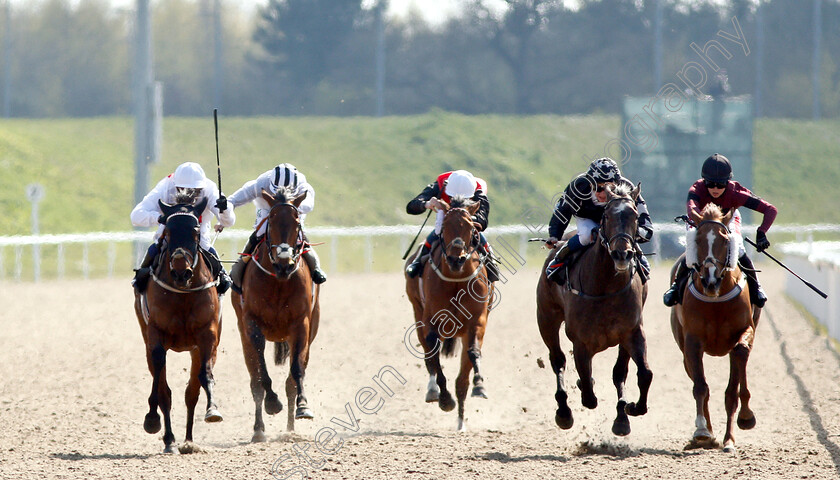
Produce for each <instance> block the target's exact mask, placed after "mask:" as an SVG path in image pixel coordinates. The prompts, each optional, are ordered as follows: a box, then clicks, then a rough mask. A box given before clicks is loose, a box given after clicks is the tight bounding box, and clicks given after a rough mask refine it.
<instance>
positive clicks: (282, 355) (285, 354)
mask: <svg viewBox="0 0 840 480" xmlns="http://www.w3.org/2000/svg"><path fill="white" fill-rule="evenodd" d="M287 358H289V342H274V364H275V365H283V364H284V363H286V359H287Z"/></svg>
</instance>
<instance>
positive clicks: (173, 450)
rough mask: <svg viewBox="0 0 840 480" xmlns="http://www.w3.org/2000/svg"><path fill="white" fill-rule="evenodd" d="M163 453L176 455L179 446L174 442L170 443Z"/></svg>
mask: <svg viewBox="0 0 840 480" xmlns="http://www.w3.org/2000/svg"><path fill="white" fill-rule="evenodd" d="M163 453H165V454H167V455H175V454H177V453H178V447H176V446H175V444H174V443H170V444H169V445H167V446H165V447H163Z"/></svg>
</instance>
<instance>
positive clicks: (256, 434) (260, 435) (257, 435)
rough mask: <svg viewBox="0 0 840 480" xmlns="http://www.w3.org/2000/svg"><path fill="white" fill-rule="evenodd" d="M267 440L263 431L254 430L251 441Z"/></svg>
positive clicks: (260, 441)
mask: <svg viewBox="0 0 840 480" xmlns="http://www.w3.org/2000/svg"><path fill="white" fill-rule="evenodd" d="M265 440H266V438H265V433H263V432H261V431H256V432H254V436H253V437H251V443H262V442H264V441H265Z"/></svg>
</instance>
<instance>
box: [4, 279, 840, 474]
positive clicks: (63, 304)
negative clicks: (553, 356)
mask: <svg viewBox="0 0 840 480" xmlns="http://www.w3.org/2000/svg"><path fill="white" fill-rule="evenodd" d="M762 267H763V268H764V270H765V272H764V273H763V277H762V278H763V280H764V284H765V286H766V288H767V290H768V292H769V294H770V296H771V300H770V302H769V303H768V308H766V309H765V312H764V315H763V316H762V320H761V323H760V324H759V328H758V334H757V338H756V342H755V348H754V350H753V354H752V356H751V357H750V362H749V366H748V373H749V381H750V385H751V391H752V395H753V397H752V408H753V410H754V411H755V413H756V416H757V420H758V424H757V426H756V427H755V429H753V430H749V431H741V430H736V444H737V447H738V451H737V453H735V454H726V453H724V452H723V451H721V450H720V449H717V450H703V449H694V450H684V447H685V446H686V444H687V441H688V439H689V437H690V435H691V434H692V432H693V431H694V406H693V399H692V395H691V384H690V381H689V379H688V377H687V376H686V374H685V372H684V370H683V368H682V357H681V354H680V352H679V349H678V348H677V346H676V344H675V343H674V340H673V338H672V335H671V331H670V327H669V322H668V311H667V310H666V308H665V307H664V306H662V304H661V295H662V292H663V291H664V290H665V277H666V275H667V271H666V269H665V268H664V267H660V268H658V269H657V270H656V271H655V272H654V278H653V280H652V285H651V294H650V296H649V298H648V302H647V306H646V308H645V327H646V328H645V330H646V333H647V337H648V358H649V362H650V366H651V368H652V370H653V372H654V380H653V385H652V387H651V395H650V410H649V412H648V414H647V415H645V416H643V417H636V418H632V417H631V426H632V428H633V431H632V433H631V434H630V435H629V436H628V437H625V438H618V437H615V436H614V435H612V433H610V426H611V424H612V418H613V417H614V412H615V390H614V388H613V386H612V382H611V370H612V365H613V363H614V361H615V356H616V352H615V349H612V350H609V351H607V352H605V353H601V354H600V355H598V356H596V357H595V374H594V377H595V381H596V385H595V390H596V393H597V394H598V397H599V400H600V404H599V406H598V408H597V409H595V410H586V409H584V408H583V407H582V406H581V403H580V396H579V394H578V391H577V389H576V387H575V386H574V381H575V380H576V379H577V372H576V371H575V369H574V364H573V362H570V366H569V369H568V373H567V386H568V387H569V388H570V390H571V399H570V405H571V408H572V410H573V412H574V415H575V425H574V426H573V427H572V429H571V430H567V431H563V430H560V429H559V428H557V427H556V426H555V424H554V410H555V403H554V380H553V375H552V372H551V370H550V367H548V366H546V368H540V367H539V366H538V359H541V360H542V361H544V362H545V364H547V363H548V356H547V351H546V349H545V347H544V345H543V344H542V341H541V340H540V337H539V334H538V332H537V327H536V322H535V317H534V311H535V307H534V305H535V300H534V288H535V285H536V275H537V272H536V271H535V270H524V271H521V272H518V273H517V274H516V275H513V276H512V277H511V279H510V281H509V282H508V283H507V284H505V285H501V286H500V291H501V295H502V299H501V304H500V305H499V307H498V308H497V309H496V310H495V311H494V312H493V313H492V314H491V315H490V323H489V326H488V329H487V336H486V339H485V344H484V349H483V364H482V367H483V373H484V375H485V379H486V386H487V389H488V394H489V396H490V398H489V400H481V399H473V398H469V397H468V399H467V426H468V432H467V433H464V434H458V433H456V432H455V426H456V413H455V412H449V413H444V412H442V411H440V409H439V408H438V407H437V405H436V404H426V403H424V402H423V398H424V394H425V387H426V381H427V376H426V372H425V368H423V366H422V363H421V361H420V360H419V359H417V358H415V357H414V356H412V355H411V354H410V353H409V352H408V351H407V349H406V347H405V346H404V344H403V337H404V334H405V332H406V330H407V329H408V328H409V327H410V325H411V324H412V321H413V320H412V317H411V307H410V305H409V303H408V301H407V300H406V298H405V295H404V293H403V280H402V277H401V276H400V275H397V274H368V275H361V274H360V275H350V274H344V275H334V276H333V277H332V278H331V279H330V281H329V282H328V283H327V284H326V285H325V286H324V288H323V290H322V298H321V305H322V323H321V330H320V332H319V335H318V338H317V339H316V340H315V343H314V345H313V350H312V354H311V363H310V366H309V369H308V371H307V377H306V382H307V383H306V385H307V388H308V396H309V400H310V406H311V407H312V409H313V411H314V413H315V415H316V418H315V420H313V421H309V422H305V423H304V422H302V421H299V422H298V428H297V431H296V432H295V433H294V434H287V433H284V430H285V424H286V419H285V413H286V412H285V410H284V411H283V412H281V413H280V414H279V415H276V416H271V417H266V434H267V436H268V438H269V441H268V442H266V443H261V444H251V443H250V438H251V434H252V425H253V401H252V399H251V394H250V390H249V386H248V385H249V380H248V375H247V372H246V369H245V365H244V362H243V359H242V353H241V346H240V341H239V334H238V332H237V329H236V317H235V315H234V313H233V308H232V307H231V305H230V299H229V298H225V299H224V303H225V306H224V308H225V310H224V326H223V334H222V340H221V345H220V351H219V356H218V360H217V363H216V368H215V377H216V382H217V383H216V392H217V394H218V399H219V402H220V410H221V412H222V414H223V415H224V421H223V422H222V423H218V424H206V423H204V422H203V421H202V418H203V413H204V410H203V406H204V402H205V399H204V394H203V392H202V396H201V399H200V400H199V405H198V408H197V411H196V413H197V417H198V418H197V421H196V427H195V440H196V443H197V444H198V445H199V446H200V447H201V448H202V450H203V451H201V452H199V453H196V454H193V455H163V454H161V451H162V449H163V443H162V441H161V438H162V432H161V433H159V434H156V435H149V434H146V433H145V432H144V431H143V427H142V423H143V417H144V415H145V413H146V411H147V409H148V406H147V398H148V395H149V390H150V388H151V376H150V375H149V373H148V370H147V369H146V360H145V356H144V355H145V354H144V346H143V342H142V338H141V336H140V332H139V328H138V325H137V321H136V319H135V317H134V312H133V310H132V300H133V297H132V292H131V288H130V286H129V284H128V278H123V279H113V280H95V281H87V282H85V281H61V282H58V281H52V282H44V283H41V284H39V285H33V284H13V283H2V284H0V306H2V313H0V478H2V479H10V478H15V479H16V478H21V479H36V478H37V479H40V478H79V479H82V478H85V479H88V478H132V479H133V478H145V479H155V478H176V479H188V478H192V479H210V478H212V479H216V478H219V479H221V478H225V479H226V478H236V479H269V478H272V477H276V478H302V477H303V474H304V473H306V474H308V475H311V476H312V477H313V478H330V479H338V478H347V479H356V478H359V479H362V478H364V479H369V478H377V479H385V478H402V479H437V478H451V479H456V478H487V479H497V478H517V479H520V478H522V479H526V478H527V479H532V478H538V479H548V478H564V479H566V478H569V479H583V478H589V479H607V478H608V479H617V478H622V479H637V478H638V479H642V478H645V479H647V478H673V479H699V478H747V479H802V478H810V479H836V478H840V356H838V354H837V353H836V352H835V351H834V350H833V349H832V348H831V347H830V346H829V344H828V343H827V341H826V339H825V337H822V336H820V335H819V334H817V333H815V331H814V329H813V327H812V326H811V325H810V324H809V323H808V321H807V320H806V319H805V318H803V316H802V315H801V314H800V313H799V312H798V311H797V310H796V308H794V306H792V305H791V304H790V303H789V302H788V301H787V300H786V298H785V297H784V295H783V293H782V285H783V281H784V277H783V275H782V273H783V272H782V270H781V269H780V268H777V267H774V266H770V265H762ZM814 301H821V300H820V299H819V298H818V297H817V296H816V295H815V296H814ZM410 338H411V340H412V341H413V342H414V341H415V339H414V337H410ZM562 339H563V346H564V349H565V350H566V351H569V350H571V344H570V342H569V341H568V339H566V338H565V335H564V336H563V337H562ZM188 365H189V356H188V355H187V354H185V353H181V354H176V353H171V352H170V353H169V355H168V365H167V367H168V368H167V370H168V374H169V382H170V385H171V386H172V390H173V395H172V396H173V416H172V418H173V427H174V431H175V435H176V438H177V439H178V441H183V438H184V425H185V418H184V417H185V411H186V409H185V407H184V403H183V389H184V387H185V386H186V379H187V374H186V369H187V368H188ZM386 366H391V367H393V369H394V370H395V371H397V372H398V373H399V374H400V375H402V376H403V377H404V378H405V380H406V383H405V385H401V384H400V383H399V382H398V381H396V380H395V377H394V376H393V375H390V376H389V375H383V377H382V378H383V379H384V380H385V381H386V384H387V385H388V386H389V387H390V388H392V389H393V394H394V395H393V397H391V396H388V395H387V394H385V393H384V392H383V390H382V388H380V387H379V386H378V385H377V384H376V383H375V382H374V380H373V379H372V378H373V377H374V376H375V375H377V374H378V373H379V372H380V370H381V369H382V368H383V367H386ZM456 368H457V360H456V359H446V360H445V363H444V369H445V371H446V372H447V373H448V375H449V379H450V382H451V381H452V380H453V379H454V377H455V375H456V373H455V371H456ZM706 371H707V375H708V378H709V385H710V388H711V393H712V398H711V402H710V405H711V409H712V420H713V427H714V428H715V433H716V434H717V435H718V437H719V439H722V437H723V428H724V424H725V417H724V405H723V392H724V389H725V385H726V380H727V378H728V371H729V362H728V359H719V358H713V359H709V358H708V357H707V359H706ZM271 372H272V373H273V379H274V381H275V386H279V387H280V389H282V384H283V381H284V379H285V376H286V374H287V372H288V366H285V367H282V370H281V367H274V366H272V367H271ZM635 374H636V370H635V367H634V366H632V364H631V368H630V375H631V376H630V378H629V381H628V387H629V390H630V394H629V397H630V398H631V399H635V398H636V397H637V395H638V394H637V389H636V386H635V383H636V379H635ZM450 385H451V383H450ZM365 387H370V388H373V389H375V390H376V391H377V392H378V393H379V395H380V397H379V398H381V399H382V400H383V402H384V404H383V405H382V406H381V409H380V410H379V411H378V412H377V413H376V414H371V415H368V414H365V413H362V412H360V411H359V409H358V408H357V407H356V406H355V404H356V400H355V399H356V394H357V392H359V391H360V390H362V389H364V388H365ZM453 389H454V387H453ZM281 397H282V398H283V402H284V404H285V397H284V396H283V395H282V394H281ZM346 408H349V409H351V410H352V411H353V412H354V415H355V416H356V417H358V418H359V420H360V423H359V425H358V432H350V431H348V430H346V429H343V428H341V427H339V426H338V425H337V423H334V422H331V421H330V419H332V418H335V419H337V420H343V421H344V422H347V421H348V414H347V411H346ZM324 427H333V428H335V430H337V431H338V433H339V437H340V438H341V441H342V442H343V443H340V444H339V443H338V441H337V439H338V438H339V437H336V438H334V439H332V441H330V442H329V444H328V445H329V447H331V448H333V449H334V450H336V451H335V452H334V453H333V454H331V455H324V454H322V453H320V452H319V451H318V449H317V448H316V446H315V443H314V441H315V434H316V433H317V432H318V431H319V430H321V429H322V428H324ZM296 452H298V453H300V454H303V453H304V452H306V453H308V454H309V455H310V456H311V462H312V463H313V464H314V465H309V464H307V463H305V462H304V461H303V460H302V459H301V458H302V457H301V456H300V455H296ZM284 455H286V456H287V457H285V460H284V461H283V462H278V463H276V462H277V460H278V459H282V458H284V457H283V456H284ZM295 467H299V468H298V469H295ZM272 468H274V470H273V471H272Z"/></svg>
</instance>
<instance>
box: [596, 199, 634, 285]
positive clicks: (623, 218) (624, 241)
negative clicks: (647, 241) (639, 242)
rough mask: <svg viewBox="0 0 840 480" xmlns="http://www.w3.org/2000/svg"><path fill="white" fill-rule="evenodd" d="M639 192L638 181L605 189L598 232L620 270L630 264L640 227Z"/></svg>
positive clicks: (628, 266) (623, 269)
mask: <svg viewBox="0 0 840 480" xmlns="http://www.w3.org/2000/svg"><path fill="white" fill-rule="evenodd" d="M641 192H642V186H641V184H639V185H637V186H636V188H632V187H631V186H630V185H624V184H622V185H617V186H614V187H611V188H608V189H607V205H606V207H605V210H604V216H603V217H602V218H601V226H600V228H599V236H600V238H601V244H602V245H603V246H604V248H606V249H607V251H608V252H609V253H610V258H612V260H613V263H614V264H615V269H616V270H617V271H619V272H624V271H626V270H627V269H628V268H630V265H631V262H633V258H634V255H635V253H636V232H637V230H638V228H639V211H638V210H637V209H636V199H637V198H639V194H641Z"/></svg>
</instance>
